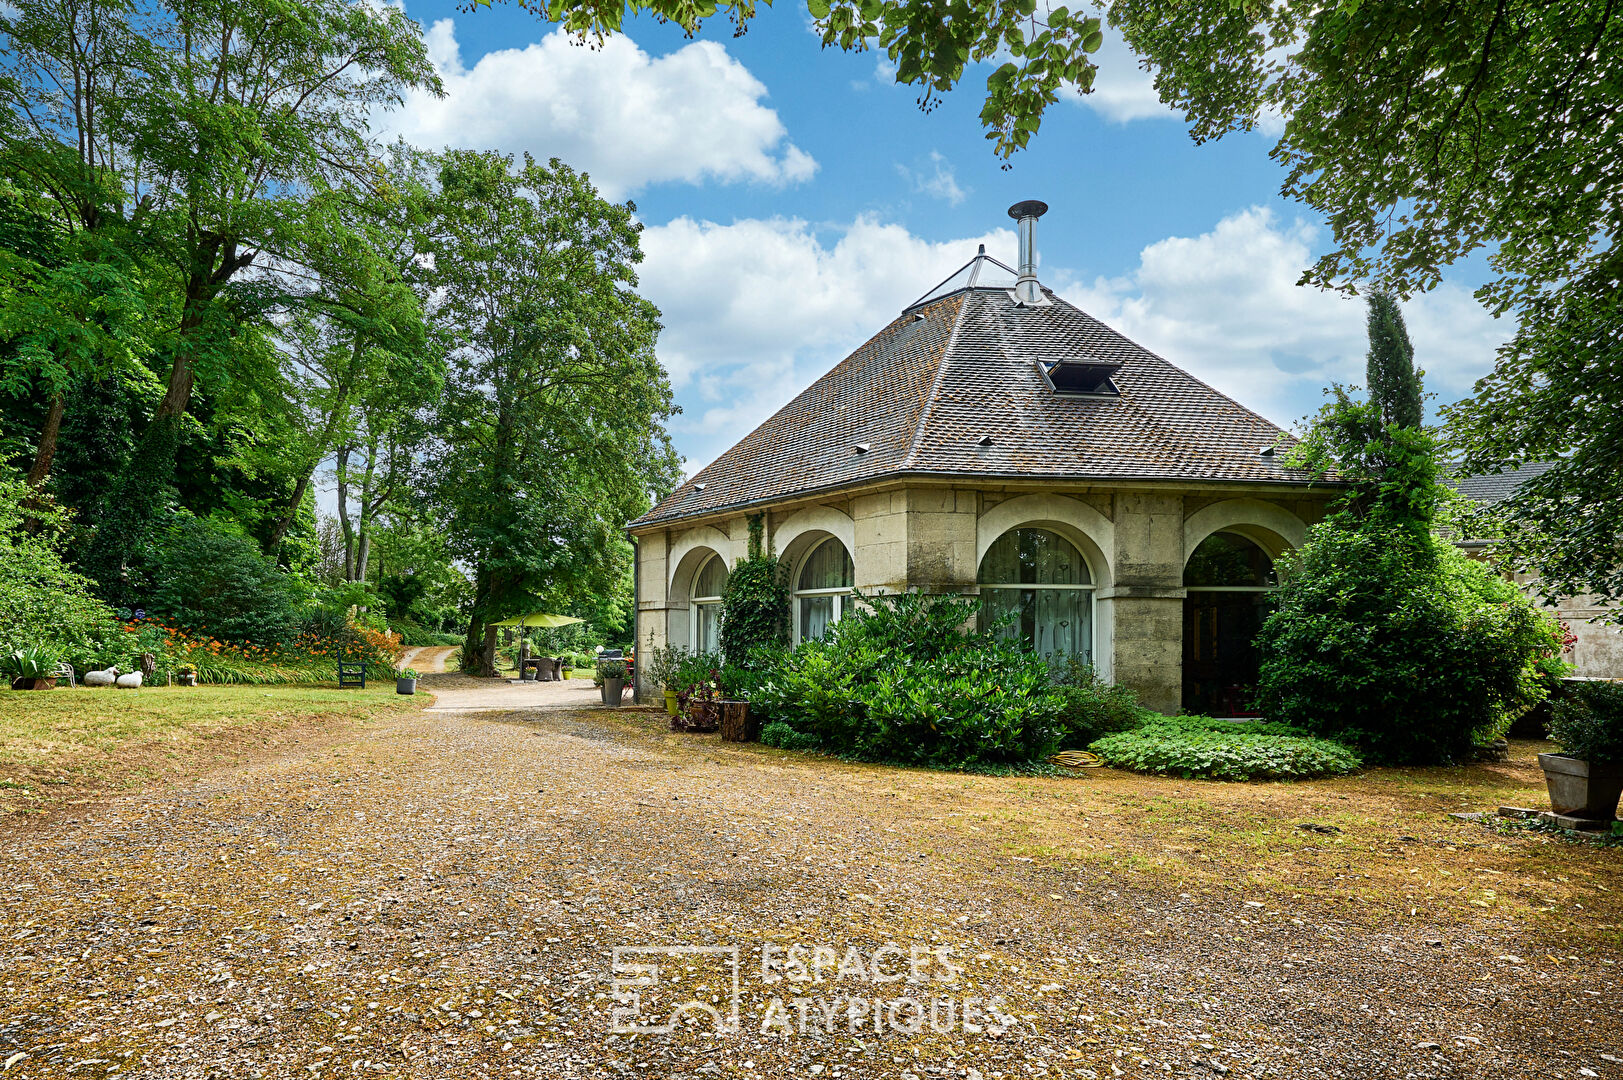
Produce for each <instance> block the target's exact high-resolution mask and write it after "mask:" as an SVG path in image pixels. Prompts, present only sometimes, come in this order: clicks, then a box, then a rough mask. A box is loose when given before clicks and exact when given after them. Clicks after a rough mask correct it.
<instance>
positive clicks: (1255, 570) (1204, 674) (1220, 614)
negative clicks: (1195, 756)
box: [1183, 531, 1278, 716]
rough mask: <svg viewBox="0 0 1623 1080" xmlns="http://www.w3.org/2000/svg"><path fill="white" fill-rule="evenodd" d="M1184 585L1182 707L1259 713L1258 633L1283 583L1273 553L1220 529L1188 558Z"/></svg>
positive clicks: (1213, 712) (1215, 713)
mask: <svg viewBox="0 0 1623 1080" xmlns="http://www.w3.org/2000/svg"><path fill="white" fill-rule="evenodd" d="M1183 584H1184V589H1185V590H1186V598H1185V600H1184V602H1183V710H1184V712H1186V713H1196V714H1204V715H1207V716H1254V715H1256V714H1255V712H1254V710H1253V709H1252V705H1251V698H1252V694H1253V693H1254V692H1255V689H1256V684H1257V673H1258V670H1259V668H1260V666H1261V662H1262V658H1261V655H1260V654H1259V653H1258V652H1257V647H1256V637H1257V631H1258V630H1260V629H1262V620H1263V618H1264V617H1265V616H1266V615H1267V613H1268V594H1269V593H1270V592H1272V591H1273V589H1274V587H1275V586H1276V585H1277V584H1278V579H1277V576H1276V574H1275V572H1274V561H1273V559H1271V558H1270V557H1269V556H1268V553H1267V552H1266V551H1264V550H1263V549H1262V548H1261V546H1259V545H1258V544H1257V542H1256V541H1255V540H1252V539H1251V538H1250V537H1247V536H1243V535H1241V534H1240V533H1237V532H1228V531H1221V532H1214V533H1212V534H1211V535H1210V536H1208V537H1206V539H1204V540H1202V541H1201V542H1200V544H1199V546H1198V547H1196V548H1195V551H1194V553H1193V554H1192V555H1190V556H1189V562H1188V564H1186V565H1185V566H1184V571H1183Z"/></svg>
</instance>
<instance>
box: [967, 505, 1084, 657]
mask: <svg viewBox="0 0 1623 1080" xmlns="http://www.w3.org/2000/svg"><path fill="white" fill-rule="evenodd" d="M978 580H979V581H980V586H981V612H980V625H981V628H982V629H991V627H992V626H993V625H994V624H995V623H996V622H997V621H998V620H999V619H1002V618H1003V617H1004V616H1007V615H1009V614H1011V613H1012V614H1013V616H1014V618H1013V619H1012V620H1011V621H1010V622H1009V623H1007V624H1006V625H1005V626H1003V627H1002V629H1001V631H1000V632H1001V633H1003V634H1004V635H1006V636H1008V637H1009V638H1011V639H1013V640H1017V641H1020V642H1022V643H1023V644H1024V645H1025V647H1026V648H1028V649H1035V650H1036V651H1037V652H1039V653H1042V654H1043V655H1044V656H1051V657H1054V658H1056V659H1063V658H1065V657H1070V656H1076V657H1080V658H1081V659H1082V660H1083V661H1084V662H1086V663H1090V664H1091V663H1092V662H1093V575H1092V574H1091V573H1090V572H1089V570H1088V564H1087V561H1086V560H1085V559H1083V558H1082V553H1081V552H1080V551H1078V550H1077V548H1076V545H1075V544H1073V543H1071V542H1070V541H1069V540H1067V539H1065V538H1064V537H1063V536H1060V535H1059V534H1058V533H1055V532H1050V531H1049V530H1048V529H1010V530H1009V531H1008V532H1006V533H1004V534H1003V535H1002V536H1000V537H998V538H997V540H996V541H995V542H994V543H993V544H992V546H991V547H990V548H987V550H986V556H985V558H983V559H981V568H980V574H979V575H978Z"/></svg>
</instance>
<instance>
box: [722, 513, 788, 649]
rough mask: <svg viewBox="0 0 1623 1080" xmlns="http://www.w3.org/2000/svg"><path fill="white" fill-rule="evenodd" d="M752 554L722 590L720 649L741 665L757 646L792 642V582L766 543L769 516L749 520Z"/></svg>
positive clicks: (729, 578) (733, 571) (756, 516)
mask: <svg viewBox="0 0 1623 1080" xmlns="http://www.w3.org/2000/svg"><path fill="white" fill-rule="evenodd" d="M749 531H750V534H749V553H748V554H747V555H746V556H745V557H744V558H742V559H740V560H739V561H738V564H737V565H736V566H734V567H733V569H732V572H731V573H729V574H728V575H727V587H726V589H725V591H724V592H723V593H722V608H721V652H722V656H723V657H725V658H726V661H727V662H728V663H729V664H741V663H743V662H744V659H745V657H747V656H748V655H749V651H750V650H751V649H753V648H756V647H757V646H761V645H768V646H775V647H778V648H784V647H787V646H788V644H789V583H788V581H787V580H786V578H787V575H786V574H785V572H784V568H783V567H782V566H781V564H780V563H779V562H778V557H777V556H776V555H775V554H773V553H772V552H771V550H769V549H768V548H767V546H766V544H765V543H764V539H763V538H764V535H765V531H766V515H765V514H764V513H763V514H756V515H755V516H754V517H752V518H750V519H749Z"/></svg>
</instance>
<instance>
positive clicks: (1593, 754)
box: [1550, 682, 1623, 765]
mask: <svg viewBox="0 0 1623 1080" xmlns="http://www.w3.org/2000/svg"><path fill="white" fill-rule="evenodd" d="M1550 738H1552V739H1554V740H1555V741H1556V742H1558V743H1560V744H1561V752H1562V753H1564V754H1569V755H1571V756H1572V757H1575V758H1579V759H1581V760H1583V761H1587V762H1589V763H1590V764H1591V765H1618V764H1623V683H1612V682H1580V683H1576V684H1574V685H1573V686H1572V688H1571V689H1570V690H1569V691H1568V693H1567V694H1566V695H1565V696H1564V697H1563V698H1562V699H1561V700H1560V701H1558V702H1556V705H1555V709H1554V710H1553V712H1552V714H1551V718H1550Z"/></svg>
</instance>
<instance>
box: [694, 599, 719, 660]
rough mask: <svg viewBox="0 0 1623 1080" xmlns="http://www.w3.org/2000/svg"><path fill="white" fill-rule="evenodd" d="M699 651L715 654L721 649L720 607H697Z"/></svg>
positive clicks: (710, 605)
mask: <svg viewBox="0 0 1623 1080" xmlns="http://www.w3.org/2000/svg"><path fill="white" fill-rule="evenodd" d="M698 610H699V642H698V644H699V651H700V652H715V651H716V650H717V649H719V648H721V605H720V604H700V605H699V608H698Z"/></svg>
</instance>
